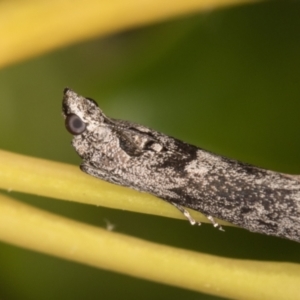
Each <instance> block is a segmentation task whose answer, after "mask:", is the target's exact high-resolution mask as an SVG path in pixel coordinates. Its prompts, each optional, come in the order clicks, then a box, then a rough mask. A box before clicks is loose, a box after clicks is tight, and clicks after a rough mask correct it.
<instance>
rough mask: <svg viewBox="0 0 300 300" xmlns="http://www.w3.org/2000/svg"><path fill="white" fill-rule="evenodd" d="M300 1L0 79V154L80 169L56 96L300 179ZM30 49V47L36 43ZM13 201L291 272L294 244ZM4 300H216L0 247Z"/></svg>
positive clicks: (10, 70) (57, 57) (21, 67)
mask: <svg viewBox="0 0 300 300" xmlns="http://www.w3.org/2000/svg"><path fill="white" fill-rule="evenodd" d="M299 13H300V3H299V2H295V1H284V2H283V1H282V2H281V1H278V2H277V1H271V2H267V3H262V4H256V5H248V6H241V7H234V8H230V9H223V10H218V11H210V12H206V13H202V14H197V15H193V16H189V17H185V18H180V19H177V20H173V21H168V22H164V23H161V24H158V25H153V26H149V27H145V28H142V29H136V30H131V31H127V32H123V33H120V34H118V35H114V36H110V37H107V38H104V39H101V40H94V41H90V42H86V43H82V44H79V45H76V46H72V47H68V48H65V49H60V50H57V51H56V52H53V53H51V54H47V55H44V56H40V57H37V58H35V59H32V60H30V61H26V62H23V63H20V64H18V65H14V66H10V67H7V68H5V69H3V70H1V71H0V102H1V110H0V128H1V129H2V130H0V141H1V148H3V149H6V150H10V151H14V152H19V153H23V154H28V155H31V156H38V157H43V158H48V159H51V160H59V161H63V162H69V163H73V164H79V162H80V159H79V158H78V157H77V155H76V153H75V151H74V150H73V149H72V148H71V146H70V145H69V141H70V139H71V137H70V135H69V134H68V133H67V131H66V130H65V129H64V124H63V119H62V117H61V99H62V90H63V88H64V87H65V86H69V87H71V88H72V89H74V90H75V91H76V92H78V93H80V94H82V95H86V96H89V97H92V98H94V99H95V100H97V101H98V104H99V105H100V107H101V108H102V109H103V110H104V112H105V113H106V114H107V115H109V116H112V117H114V118H123V119H127V120H131V121H135V122H139V123H142V124H144V125H147V126H150V127H153V128H155V129H157V130H159V131H162V132H165V133H168V134H170V135H172V136H176V137H178V138H180V139H182V140H185V141H187V142H190V143H193V144H196V145H198V146H200V147H203V148H205V149H207V150H211V151H213V152H216V153H218V154H221V155H225V156H228V157H232V158H236V159H239V160H242V161H246V162H249V163H252V164H255V165H259V166H262V167H265V168H270V169H273V170H277V171H281V172H287V173H298V174H300V156H299V152H300V139H299V138H298V136H299V128H300V118H299V110H300V101H299V97H300V85H299V78H300V56H299V53H300V39H299V31H300V18H299ZM37 42H38V41H37ZM13 196H14V197H17V198H19V199H20V200H22V201H26V202H28V203H31V204H34V205H36V206H39V207H42V208H45V209H48V210H50V211H54V212H56V213H58V214H62V215H65V216H69V217H72V218H75V219H78V220H81V221H84V222H88V223H91V224H96V225H99V226H103V227H104V226H105V221H104V220H105V219H107V220H109V221H111V222H112V223H114V224H116V226H117V227H116V230H117V231H119V232H123V233H127V234H130V235H134V236H138V237H142V238H144V239H147V240H151V241H155V242H160V243H164V244H169V245H173V246H176V247H181V248H187V249H192V250H196V251H201V252H207V253H211V254H217V255H221V256H227V257H236V258H245V259H256V260H273V261H288V262H300V258H299V250H300V245H299V244H296V243H294V242H291V241H286V240H282V239H278V238H273V237H267V236H262V235H259V234H253V233H250V232H246V231H244V230H241V229H237V228H228V229H227V230H226V233H225V234H224V233H220V232H218V231H216V230H214V229H213V228H212V226H211V225H203V226H202V228H193V227H190V226H189V224H187V222H181V221H177V220H171V219H164V218H159V217H155V216H148V215H139V214H134V213H130V212H123V211H114V210H109V209H104V208H100V207H99V208H95V207H89V206H84V205H81V204H76V203H69V202H62V201H55V200H52V199H51V201H50V200H49V199H44V198H41V197H34V196H32V195H22V194H18V193H13ZM0 265H1V269H0V282H1V284H0V297H1V298H2V299H9V300H14V299H23V300H26V299H31V300H35V299H43V300H47V299H53V298H55V299H58V300H59V299H68V298H70V299H73V300H74V299H75V300H76V299H83V298H84V299H98V298H103V299H107V298H112V297H113V298H114V299H121V298H122V299H132V298H137V299H138V298H143V299H168V298H170V299H183V298H184V299H186V300H188V299H196V298H197V299H220V298H216V297H212V296H208V295H199V294H198V293H194V292H191V291H185V290H181V289H176V288H174V287H168V286H164V285H158V284H155V283H151V282H146V281H143V280H139V279H133V278H129V277H126V276H123V275H119V274H113V273H110V272H106V271H102V270H95V269H93V268H90V267H86V266H81V265H77V264H75V263H70V262H67V261H62V260H60V259H56V258H53V257H47V256H44V255H42V254H37V253H33V252H30V251H27V250H23V249H18V248H15V247H13V246H9V245H6V244H1V246H0Z"/></svg>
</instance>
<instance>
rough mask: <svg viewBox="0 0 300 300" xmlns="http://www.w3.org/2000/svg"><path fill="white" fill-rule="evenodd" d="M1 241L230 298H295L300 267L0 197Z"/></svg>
mask: <svg viewBox="0 0 300 300" xmlns="http://www.w3.org/2000/svg"><path fill="white" fill-rule="evenodd" d="M0 239H1V240H2V241H4V242H7V243H11V244H14V245H16V246H20V247H24V248H27V249H31V250H34V251H39V252H43V253H46V254H50V255H54V256H57V257H61V258H65V259H68V260H71V261H76V262H80V263H83V264H87V265H90V266H93V267H97V268H103V269H106V270H111V271H115V272H119V273H123V274H127V275H130V276H134V277H138V278H143V279H147V280H151V281H156V282H159V283H165V284H168V285H172V286H177V287H182V288H185V289H190V290H194V291H199V292H204V293H209V294H213V295H220V296H223V297H227V298H231V299H252V300H253V299H273V300H276V299H286V300H288V299H293V300H296V299H300V294H299V282H300V266H299V265H296V264H291V263H275V262H257V261H248V260H238V259H228V258H221V257H217V256H212V255H206V254H201V253H196V252H193V251H187V250H182V249H177V248H172V247H169V246H164V245H158V244H155V243H151V242H147V241H143V240H141V239H137V238H133V237H128V236H125V235H122V234H118V233H113V232H110V231H107V230H103V229H100V228H96V227H93V226H90V225H86V224H82V223H80V222H76V221H73V220H69V219H67V218H64V217H60V216H57V215H54V214H52V213H48V212H45V211H42V210H40V209H37V208H33V207H31V206H29V205H26V204H22V203H20V202H18V201H14V200H12V199H10V198H8V197H5V196H0Z"/></svg>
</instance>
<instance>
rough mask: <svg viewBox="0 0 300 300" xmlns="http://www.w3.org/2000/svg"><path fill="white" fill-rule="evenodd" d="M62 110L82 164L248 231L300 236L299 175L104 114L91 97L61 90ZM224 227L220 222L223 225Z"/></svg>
mask: <svg viewBox="0 0 300 300" xmlns="http://www.w3.org/2000/svg"><path fill="white" fill-rule="evenodd" d="M62 111H63V117H64V119H65V126H66V129H67V130H68V131H69V132H70V133H71V134H72V135H73V140H72V145H73V147H74V148H75V150H76V152H77V153H78V155H79V156H80V157H81V158H82V164H81V166H80V168H81V170H82V171H84V172H86V173H88V174H90V175H92V176H95V177H97V178H100V179H103V180H106V181H108V182H111V183H114V184H118V185H122V186H126V187H130V188H133V189H136V190H138V191H142V192H147V193H150V194H153V195H155V196H157V197H159V198H161V199H163V200H165V201H167V202H169V203H171V204H173V205H175V206H176V207H177V208H178V209H179V210H180V211H181V212H182V213H183V214H184V215H185V216H186V217H187V219H188V220H189V221H190V223H191V224H195V223H197V222H196V221H195V220H194V219H193V218H192V217H191V215H190V214H189V213H188V211H187V210H185V208H184V207H188V208H191V209H194V210H196V211H199V212H201V213H203V214H204V215H206V216H207V217H208V219H209V220H210V221H211V222H212V223H213V225H214V226H215V227H220V226H219V225H218V224H217V223H216V222H215V221H214V217H215V218H219V219H222V220H225V221H228V222H231V223H233V224H235V225H238V226H240V227H242V228H245V229H248V230H250V231H253V232H258V233H263V234H267V235H273V236H278V237H283V238H287V239H290V240H294V241H297V242H300V177H299V176H294V175H288V174H282V173H278V172H274V171H270V170H265V169H261V168H258V167H255V166H252V165H249V164H245V163H242V162H239V161H236V160H232V159H228V158H225V157H222V156H219V155H216V154H213V153H210V152H208V151H206V150H203V149H201V148H199V147H196V146H193V145H190V144H187V143H185V142H182V141H180V140H178V139H176V138H173V137H170V136H168V135H165V134H163V133H160V132H158V131H155V130H152V129H150V128H147V127H145V126H142V125H139V124H135V123H132V122H128V121H123V120H117V119H113V118H109V117H107V116H106V115H105V114H104V113H103V111H102V110H101V109H100V108H99V106H98V105H97V103H96V102H95V101H94V100H92V99H90V98H85V97H82V96H80V95H78V94H77V93H75V92H74V91H72V90H71V89H69V88H66V89H65V90H64V97H63V105H62ZM221 229H222V228H221Z"/></svg>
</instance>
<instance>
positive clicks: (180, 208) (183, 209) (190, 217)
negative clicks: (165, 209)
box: [171, 202, 201, 226]
mask: <svg viewBox="0 0 300 300" xmlns="http://www.w3.org/2000/svg"><path fill="white" fill-rule="evenodd" d="M171 204H173V205H174V206H175V207H176V208H177V209H178V210H180V211H181V212H182V213H183V215H184V216H185V217H186V218H187V219H188V220H189V222H190V224H191V225H195V224H197V225H199V226H200V225H201V223H200V222H197V221H196V220H195V219H194V218H193V217H192V216H191V214H190V213H189V212H188V211H187V210H186V209H185V208H184V207H182V206H181V205H179V204H177V203H175V202H171Z"/></svg>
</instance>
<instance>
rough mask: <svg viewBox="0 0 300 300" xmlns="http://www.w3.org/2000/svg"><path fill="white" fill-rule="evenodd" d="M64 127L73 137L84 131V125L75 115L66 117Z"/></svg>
mask: <svg viewBox="0 0 300 300" xmlns="http://www.w3.org/2000/svg"><path fill="white" fill-rule="evenodd" d="M65 125H66V128H67V130H68V131H69V132H70V133H71V134H73V135H78V134H81V133H83V132H84V131H85V129H86V124H85V123H84V122H83V121H82V120H81V119H80V118H79V117H78V116H77V115H75V114H70V115H68V116H67V118H66V122H65Z"/></svg>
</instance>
